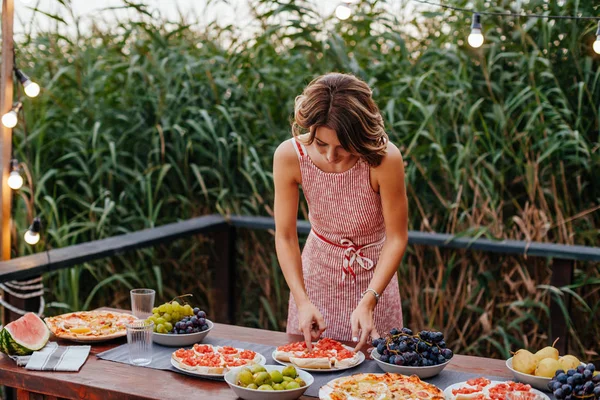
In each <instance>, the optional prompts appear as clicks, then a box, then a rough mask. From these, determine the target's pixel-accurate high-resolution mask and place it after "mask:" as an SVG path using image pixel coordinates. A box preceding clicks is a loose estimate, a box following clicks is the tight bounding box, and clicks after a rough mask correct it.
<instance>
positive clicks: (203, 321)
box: [198, 318, 206, 326]
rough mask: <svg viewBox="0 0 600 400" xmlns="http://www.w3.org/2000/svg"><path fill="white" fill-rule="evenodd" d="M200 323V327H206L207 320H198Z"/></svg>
mask: <svg viewBox="0 0 600 400" xmlns="http://www.w3.org/2000/svg"><path fill="white" fill-rule="evenodd" d="M198 323H199V324H200V326H202V325H206V319H205V318H198Z"/></svg>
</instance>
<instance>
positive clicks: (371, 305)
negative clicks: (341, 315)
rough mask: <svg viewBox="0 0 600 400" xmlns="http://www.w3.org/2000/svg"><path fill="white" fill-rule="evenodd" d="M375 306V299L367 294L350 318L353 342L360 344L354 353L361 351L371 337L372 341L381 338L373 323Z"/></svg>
mask: <svg viewBox="0 0 600 400" xmlns="http://www.w3.org/2000/svg"><path fill="white" fill-rule="evenodd" d="M375 304H376V302H375V298H374V297H373V296H370V295H368V294H367V295H366V296H364V297H363V298H362V300H361V301H360V303H358V306H357V307H356V308H355V309H354V311H353V312H352V316H351V317H350V324H351V326H352V341H353V342H358V344H357V345H356V348H355V349H354V351H359V350H360V349H361V348H362V347H363V346H364V345H365V344H366V343H367V341H368V340H369V337H370V338H371V339H377V338H378V337H379V333H377V330H376V329H375V323H374V321H373V317H374V313H375ZM359 335H360V336H359ZM359 338H360V339H359Z"/></svg>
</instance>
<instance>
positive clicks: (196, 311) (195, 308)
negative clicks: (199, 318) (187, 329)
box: [192, 307, 200, 314]
mask: <svg viewBox="0 0 600 400" xmlns="http://www.w3.org/2000/svg"><path fill="white" fill-rule="evenodd" d="M192 311H193V312H194V314H198V311H200V309H199V308H198V307H194V309H193V310H192Z"/></svg>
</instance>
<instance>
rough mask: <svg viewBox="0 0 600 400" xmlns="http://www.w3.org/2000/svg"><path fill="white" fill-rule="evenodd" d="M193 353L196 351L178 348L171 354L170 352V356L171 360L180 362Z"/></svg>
mask: <svg viewBox="0 0 600 400" xmlns="http://www.w3.org/2000/svg"><path fill="white" fill-rule="evenodd" d="M195 355H196V353H195V352H194V350H191V349H189V350H186V349H179V350H177V351H175V352H173V354H171V358H172V359H173V360H175V361H176V362H177V363H181V362H182V361H183V359H184V358H190V357H193V356H195Z"/></svg>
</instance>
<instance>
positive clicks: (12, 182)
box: [8, 159, 23, 190]
mask: <svg viewBox="0 0 600 400" xmlns="http://www.w3.org/2000/svg"><path fill="white" fill-rule="evenodd" d="M10 169H11V171H10V174H9V175H8V187H10V188H11V189H13V190H19V189H21V187H22V186H23V177H22V176H21V172H20V171H19V161H17V160H15V159H12V160H10Z"/></svg>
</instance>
